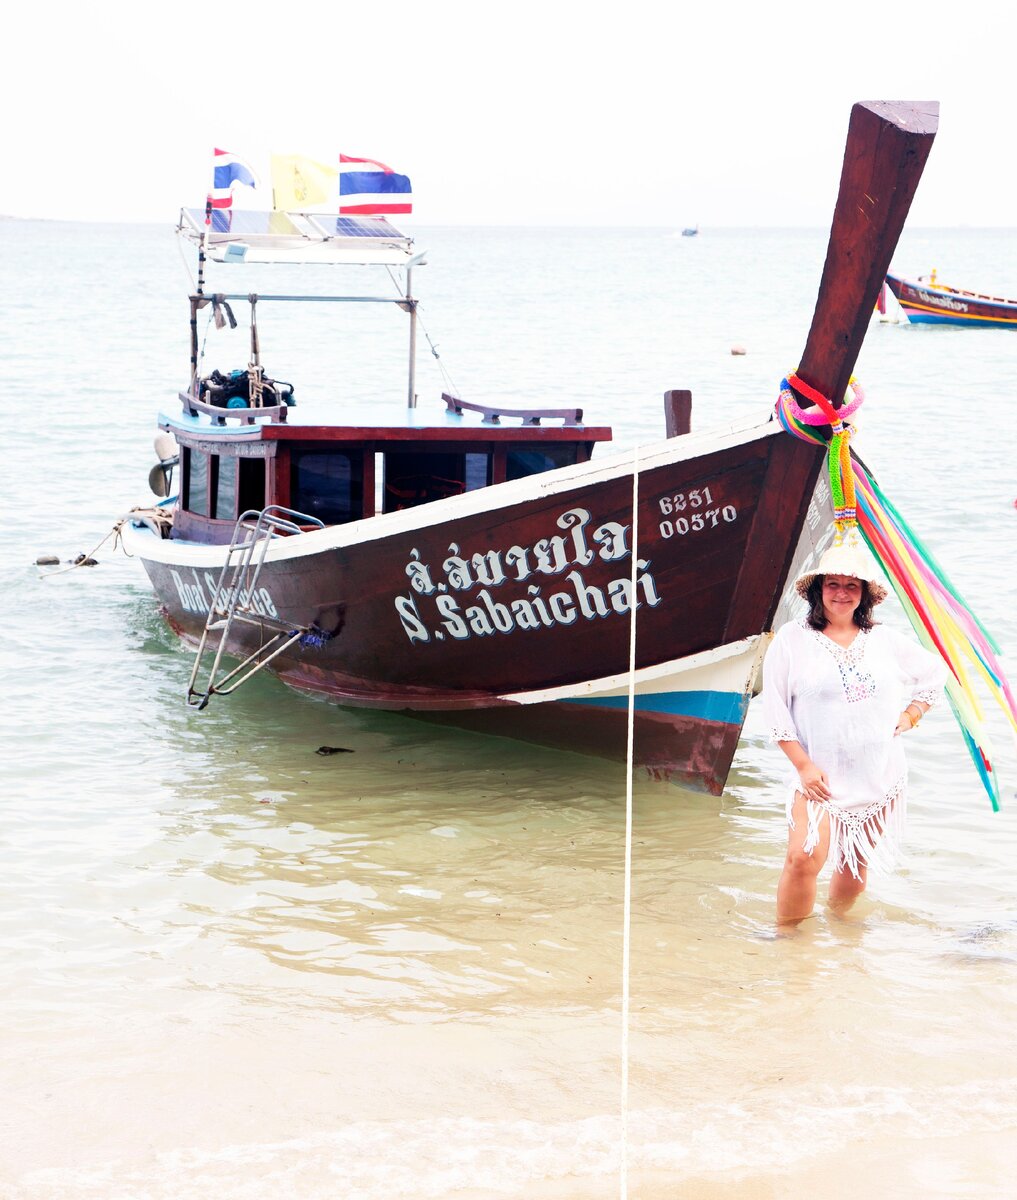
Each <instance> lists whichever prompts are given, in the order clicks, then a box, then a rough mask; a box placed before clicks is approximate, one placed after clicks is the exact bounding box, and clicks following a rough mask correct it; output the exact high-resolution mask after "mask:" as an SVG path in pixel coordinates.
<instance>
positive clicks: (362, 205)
mask: <svg viewBox="0 0 1017 1200" xmlns="http://www.w3.org/2000/svg"><path fill="white" fill-rule="evenodd" d="M411 191H412V189H411V188H410V181H409V178H408V176H406V175H397V174H396V173H395V171H393V170H392V168H391V167H386V166H385V164H384V163H380V162H376V161H375V160H374V159H373V158H351V157H350V156H349V155H348V154H340V155H339V212H340V213H362V214H367V215H375V214H380V213H408V212H413V204H412V202H411V201H410V193H411Z"/></svg>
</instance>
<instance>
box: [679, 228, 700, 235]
mask: <svg viewBox="0 0 1017 1200" xmlns="http://www.w3.org/2000/svg"><path fill="white" fill-rule="evenodd" d="M682 237H699V226H698V225H686V227H685V228H684V229H683V230H682Z"/></svg>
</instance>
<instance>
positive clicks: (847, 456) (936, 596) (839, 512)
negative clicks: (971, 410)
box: [776, 372, 1017, 811]
mask: <svg viewBox="0 0 1017 1200" xmlns="http://www.w3.org/2000/svg"><path fill="white" fill-rule="evenodd" d="M792 387H793V388H794V391H797V392H800V393H801V394H802V395H803V396H805V397H806V399H808V400H811V401H812V402H813V403H814V404H815V405H816V407H817V408H818V409H819V413H813V412H807V411H804V410H803V409H802V408H801V407H800V406H799V404H798V401H797V399H796V398H795V395H794V392H793V391H792V390H791V389H792ZM848 397H849V399H848V400H847V402H846V403H845V405H844V406H843V407H842V408H841V409H839V410H837V409H834V407H833V405H832V404H831V403H830V401H829V400H828V399H827V398H826V397H825V396H823V395H821V393H819V392H817V391H816V390H815V388H812V387H810V386H809V385H808V384H806V383H805V382H804V381H803V380H801V379H800V378H799V377H798V376H797V375H796V374H794V373H793V372H792V373H790V374H789V375H788V376H787V378H786V379H783V380H781V386H780V396H779V398H778V400H777V405H776V415H777V419H778V420H779V421H780V423H781V425H782V426H783V428H784V429H785V430H786V431H787V432H788V433H790V434H792V435H793V436H794V437H797V438H801V439H802V440H803V441H807V442H813V443H815V444H818V445H825V444H826V437H825V436H824V434H823V433H821V432H820V427H821V426H823V425H827V426H829V429H830V432H831V434H832V436H831V437H830V441H829V445H828V447H827V466H828V470H829V476H830V491H831V495H832V497H833V502H834V522H835V524H836V526H837V540H838V541H843V540H844V539H845V538H846V539H848V540H851V539H855V538H857V537H858V535H859V534H861V537H862V538H863V539H864V541H865V544H866V545H867V546H868V548H869V550H870V551H871V552H872V555H873V557H874V558H875V559H876V561H877V562H878V563H879V565H880V566H881V567H882V569H883V571H884V572H885V574H886V576H887V578H888V579H889V580H890V585H891V587H892V588H893V590H894V592H895V593H896V595H897V598H898V599H899V600H900V602H901V606H902V607H903V609H904V612H905V615H906V616H907V618H908V621H909V622H910V623H911V627H912V629H914V631H915V634H916V636H917V637H918V640H919V641H920V642H921V643H922V645H923V646H925V648H926V649H927V650H930V651H932V652H933V653H935V654H938V655H939V656H940V658H942V660H943V661H944V662H945V663H946V665H947V667H948V668H949V671H950V674H949V676H948V677H947V681H946V694H947V698H948V699H949V701H950V707H951V709H952V710H953V714H954V716H955V717H956V719H957V723H958V725H959V726H960V730H961V735H962V737H963V739H964V744H965V746H966V748H967V750H968V753H969V754H970V756H971V760H972V762H973V763H974V766H975V770H976V772H977V773H978V777H979V779H980V780H981V783H982V786H983V787H984V788H985V791H986V793H987V795H988V797H989V803H990V804H991V805H992V807H993V810H994V811H998V810H999V781H998V779H997V777H996V773H995V771H994V769H993V765H992V760H993V751H992V745H991V741H990V739H989V735H988V732H987V730H986V728H985V714H984V712H983V709H982V705H981V703H980V701H979V698H978V693H977V691H976V687H975V685H976V682H977V683H981V684H982V685H983V687H985V688H987V689H988V692H989V695H990V696H991V698H992V699H993V700H994V701H995V702H996V704H998V705H999V707H1000V708H1001V709H1002V711H1003V714H1004V716H1005V717H1006V718H1007V720H1008V722H1009V723H1010V725H1011V727H1012V729H1013V732H1014V734H1015V736H1017V699H1015V697H1014V693H1013V690H1012V688H1011V686H1010V683H1009V681H1008V680H1007V678H1006V674H1005V672H1004V671H1003V667H1002V664H1001V663H1000V661H999V647H998V646H997V645H996V643H995V641H994V640H993V638H992V636H991V634H990V633H989V632H988V630H987V629H986V628H985V626H984V625H983V624H982V623H981V621H979V619H978V617H977V616H975V614H974V613H973V612H972V611H971V609H970V607H969V606H968V604H967V602H966V601H965V600H964V598H963V597H962V596H961V594H960V593H959V592H958V591H957V589H956V588H955V587H954V586H953V584H952V583H951V582H950V580H949V579H948V578H947V576H946V573H945V572H944V571H943V569H942V567H940V565H939V564H938V563H937V562H936V560H935V558H933V556H932V554H931V553H930V552H929V551H928V549H927V548H926V547H925V546H924V545H923V543H922V541H921V539H920V538H919V537H918V536H917V535H916V534H915V533H914V531H913V530H912V529H911V527H910V526H909V525H908V523H907V522H906V521H905V520H904V518H903V517H902V516H901V514H900V512H899V511H898V509H897V508H896V507H895V506H894V505H893V504H892V503H891V502H890V501H889V500H888V499H887V498H886V496H884V494H883V492H882V491H881V489H880V488H879V485H878V484H877V483H876V481H875V480H874V479H873V478H872V476H871V475H870V474H869V472H868V470H867V469H866V468H865V467H864V466H863V465H862V463H861V462H859V461H858V459H857V458H855V457H854V456H853V455H852V453H851V448H850V444H849V442H850V436H851V430H850V429H848V428H847V427H846V421H847V419H848V417H850V416H852V415H853V414H854V413H855V411H857V409H858V407H859V406H860V405H861V403H862V400H863V398H864V396H863V393H862V390H861V388H860V387H859V386H858V385H857V383H855V381H854V380H853V379H852V381H851V383H850V385H849V389H848ZM820 414H821V415H820Z"/></svg>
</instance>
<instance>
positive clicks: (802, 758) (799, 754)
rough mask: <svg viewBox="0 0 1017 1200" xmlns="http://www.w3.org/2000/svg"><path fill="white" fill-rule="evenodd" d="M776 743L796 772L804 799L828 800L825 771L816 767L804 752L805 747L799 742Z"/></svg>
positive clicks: (827, 782) (827, 783)
mask: <svg viewBox="0 0 1017 1200" xmlns="http://www.w3.org/2000/svg"><path fill="white" fill-rule="evenodd" d="M777 745H778V746H779V747H780V748H781V750H783V751H784V753H785V754H786V755H787V756H788V758H789V759H790V761H791V765H792V766H793V767H794V769H795V770H796V771H797V772H798V779H799V781H800V782H801V785H802V786H801V789H800V790H801V793H802V795H803V796H804V797H805V799H806V800H829V799H830V780H829V779H828V778H827V775H826V772H825V771H824V770H823V769H822V768H821V767H817V766H816V764H815V763H814V762H813V761H812V759H811V758H809V756H808V755H807V754H806V753H805V747H804V746H803V745H802V744H801V742H778V743H777Z"/></svg>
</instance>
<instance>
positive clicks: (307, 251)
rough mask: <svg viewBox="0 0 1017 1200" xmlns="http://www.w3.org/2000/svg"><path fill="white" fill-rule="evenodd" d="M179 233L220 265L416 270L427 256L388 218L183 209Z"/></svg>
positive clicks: (246, 210) (243, 210)
mask: <svg viewBox="0 0 1017 1200" xmlns="http://www.w3.org/2000/svg"><path fill="white" fill-rule="evenodd" d="M177 232H178V233H179V234H180V236H181V237H183V238H185V239H186V240H187V241H189V242H192V243H193V244H194V245H195V246H201V245H202V243H204V245H205V252H206V254H207V255H208V257H209V258H211V259H213V260H214V261H215V262H223V263H229V262H237V263H240V262H248V263H312V262H316V263H339V264H347V265H350V266H389V267H416V266H421V265H422V264H423V262H424V255H423V253H421V252H415V251H414V248H413V239H412V238H410V237H407V236H406V235H405V234H402V233H400V232H399V230H398V229H396V228H395V227H394V226H393V225H391V224H389V222H388V221H387V220H386V219H385V218H384V217H363V216H357V217H351V216H342V215H341V214H338V213H305V212H257V211H254V210H251V209H213V210H212V213H211V223H210V224H209V225H208V226H206V224H205V210H204V209H203V208H183V209H181V210H180V224H179V225H178V226H177Z"/></svg>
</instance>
